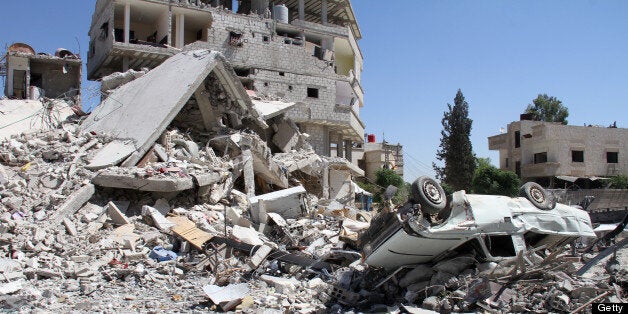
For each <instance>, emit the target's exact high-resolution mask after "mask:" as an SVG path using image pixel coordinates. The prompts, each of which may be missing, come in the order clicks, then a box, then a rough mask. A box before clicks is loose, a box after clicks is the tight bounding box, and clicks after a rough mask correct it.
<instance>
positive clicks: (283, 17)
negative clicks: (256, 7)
mask: <svg viewBox="0 0 628 314" xmlns="http://www.w3.org/2000/svg"><path fill="white" fill-rule="evenodd" d="M273 18H274V19H275V20H276V21H277V22H281V23H286V24H288V7H287V6H286V5H285V4H279V5H275V6H274V7H273Z"/></svg>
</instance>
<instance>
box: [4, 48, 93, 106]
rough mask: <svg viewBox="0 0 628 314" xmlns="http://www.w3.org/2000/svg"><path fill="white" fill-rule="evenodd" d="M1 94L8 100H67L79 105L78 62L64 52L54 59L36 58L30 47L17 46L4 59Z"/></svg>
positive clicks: (79, 71)
mask: <svg viewBox="0 0 628 314" xmlns="http://www.w3.org/2000/svg"><path fill="white" fill-rule="evenodd" d="M4 59H5V64H4V66H3V67H2V68H3V70H2V74H3V75H6V80H5V86H4V93H5V95H6V96H7V97H8V98H11V99H38V98H39V97H48V98H67V99H72V100H74V101H78V99H77V98H78V97H77V96H78V95H80V89H81V68H82V62H81V59H80V58H79V57H78V56H76V55H75V54H73V53H72V52H70V51H68V50H65V49H57V51H56V53H55V55H54V56H52V55H49V54H45V53H39V54H36V53H35V50H33V48H32V47H30V46H29V45H26V44H22V43H16V44H13V45H11V46H10V47H9V49H8V50H7V54H6V56H5V57H4Z"/></svg>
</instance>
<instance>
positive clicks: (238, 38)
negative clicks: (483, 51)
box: [229, 32, 242, 47]
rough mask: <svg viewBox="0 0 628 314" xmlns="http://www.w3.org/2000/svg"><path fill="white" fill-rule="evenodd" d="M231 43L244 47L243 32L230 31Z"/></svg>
mask: <svg viewBox="0 0 628 314" xmlns="http://www.w3.org/2000/svg"><path fill="white" fill-rule="evenodd" d="M229 45H231V46H234V47H242V34H240V33H236V32H229Z"/></svg>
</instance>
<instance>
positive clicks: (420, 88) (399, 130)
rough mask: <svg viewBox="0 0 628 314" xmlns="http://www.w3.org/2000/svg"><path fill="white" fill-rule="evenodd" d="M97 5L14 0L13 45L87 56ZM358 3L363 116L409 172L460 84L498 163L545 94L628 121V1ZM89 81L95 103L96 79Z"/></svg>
mask: <svg viewBox="0 0 628 314" xmlns="http://www.w3.org/2000/svg"><path fill="white" fill-rule="evenodd" d="M94 3H95V0H57V1H44V0H33V1H7V2H6V3H3V12H5V14H3V18H2V19H0V44H2V45H3V47H2V49H3V48H4V45H9V44H11V43H13V42H25V43H29V44H30V45H31V46H33V47H34V48H35V50H36V51H38V52H49V53H53V52H54V50H55V49H56V48H58V47H64V48H67V49H70V50H72V51H77V50H78V47H79V43H80V49H81V52H82V56H83V60H86V53H87V49H88V43H89V38H88V36H87V31H88V29H89V25H90V21H91V16H92V13H93V10H94ZM352 3H353V7H354V10H355V13H356V16H357V18H358V22H359V24H360V27H361V30H362V34H363V39H362V40H361V41H360V47H361V50H362V53H363V54H364V57H365V65H364V72H363V76H362V85H363V87H364V89H365V91H366V96H365V107H364V108H363V109H362V111H361V117H362V119H363V120H364V122H365V123H366V125H367V132H368V133H374V134H376V135H377V139H378V140H381V139H382V134H385V138H386V140H388V141H389V142H393V143H397V142H399V143H401V144H403V145H404V150H405V152H406V156H405V157H406V160H405V161H406V163H405V166H406V168H405V170H406V176H405V178H406V180H407V181H410V180H412V179H413V178H415V177H417V176H418V175H422V174H429V175H432V174H433V172H432V170H431V163H432V161H435V153H436V150H437V149H438V144H439V142H440V131H441V129H442V126H441V119H442V116H443V112H444V110H446V108H447V103H452V104H453V98H454V96H455V94H456V91H457V90H458V89H459V88H460V89H461V90H462V92H463V94H464V96H465V98H466V100H467V102H468V103H469V107H470V114H469V115H470V118H471V119H473V130H472V135H471V140H472V143H473V149H474V151H475V153H476V154H477V155H478V156H479V157H490V158H491V159H492V160H493V162H494V163H496V162H497V159H498V154H497V152H493V151H489V150H488V141H487V137H488V136H491V135H495V134H498V133H499V129H500V128H501V127H505V126H506V124H508V123H509V122H511V121H513V120H516V119H518V117H519V114H520V113H521V112H523V110H524V109H525V107H526V105H527V104H528V103H530V102H531V101H532V99H534V98H535V97H536V96H537V94H539V93H547V94H549V95H551V96H556V97H557V98H559V99H560V100H562V101H563V103H564V105H566V106H567V107H568V108H569V113H570V115H569V118H568V120H569V124H573V125H583V124H599V125H605V126H607V125H610V124H611V123H613V121H617V125H618V126H619V127H627V126H628V124H627V123H628V121H627V116H628V115H627V114H626V113H627V112H628V109H627V108H628V106H627V105H628V1H623V0H605V1H598V0H586V1H581V0H570V1H557V0H554V1H545V0H529V1H504V0H500V1H497V0H495V1H460V0H438V1H436V0H433V1H417V0H398V1H375V0H354V1H352ZM6 12H18V13H14V14H6ZM20 12H24V13H20ZM75 38H77V39H78V41H79V43H77V40H76V39H75ZM2 83H3V82H2ZM83 87H84V88H85V90H84V91H83V94H84V99H85V100H87V101H88V102H89V101H90V99H92V102H93V99H94V96H95V94H94V93H93V90H94V88H95V85H94V84H93V83H91V82H90V83H84V84H83Z"/></svg>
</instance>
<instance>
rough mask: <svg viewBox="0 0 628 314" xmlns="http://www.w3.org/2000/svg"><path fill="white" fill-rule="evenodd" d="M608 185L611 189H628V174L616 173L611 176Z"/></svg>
mask: <svg viewBox="0 0 628 314" xmlns="http://www.w3.org/2000/svg"><path fill="white" fill-rule="evenodd" d="M610 187H611V188H613V189H628V176H625V175H618V176H614V177H611V182H610Z"/></svg>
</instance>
